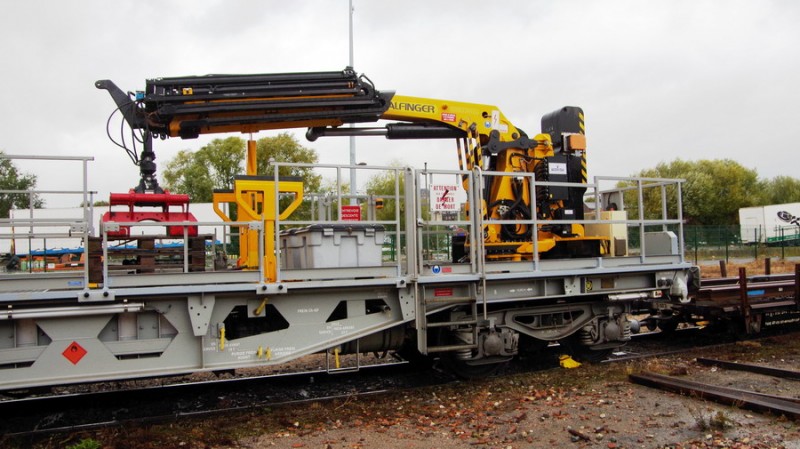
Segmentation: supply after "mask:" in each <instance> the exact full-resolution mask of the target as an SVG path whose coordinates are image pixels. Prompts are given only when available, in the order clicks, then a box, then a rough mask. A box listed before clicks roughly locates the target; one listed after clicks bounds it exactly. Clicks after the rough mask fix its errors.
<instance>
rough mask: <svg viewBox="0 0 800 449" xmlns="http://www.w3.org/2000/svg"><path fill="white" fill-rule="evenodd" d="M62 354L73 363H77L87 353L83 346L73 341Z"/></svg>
mask: <svg viewBox="0 0 800 449" xmlns="http://www.w3.org/2000/svg"><path fill="white" fill-rule="evenodd" d="M61 355H63V356H64V357H66V358H67V360H69V361H70V362H72V364H73V365H77V364H78V362H80V361H81V359H82V358H83V356H85V355H86V350H85V349H83V346H81V345H79V344H78V343H76V342H74V341H73V342H72V343H71V344H70V345H69V346H67V349H65V350H64V352H62V353H61Z"/></svg>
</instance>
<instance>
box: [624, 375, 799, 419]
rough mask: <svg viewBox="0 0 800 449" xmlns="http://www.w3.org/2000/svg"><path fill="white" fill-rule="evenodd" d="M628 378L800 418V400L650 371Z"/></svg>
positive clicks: (752, 408) (670, 389)
mask: <svg viewBox="0 0 800 449" xmlns="http://www.w3.org/2000/svg"><path fill="white" fill-rule="evenodd" d="M628 378H629V379H630V381H631V382H633V383H636V384H639V385H643V386H646V387H652V388H658V389H661V390H666V391H672V392H675V393H679V394H684V395H691V396H696V397H699V398H702V399H710V400H713V401H715V402H719V403H722V404H728V405H733V406H736V407H741V408H744V409H747V410H752V411H756V412H769V413H775V414H778V415H786V416H790V417H792V418H795V419H798V418H800V404H797V403H795V402H792V401H791V400H786V399H785V398H779V397H772V396H764V395H760V394H757V393H754V392H752V391H746V390H738V389H735V388H726V387H718V386H715V385H709V384H704V383H700V382H694V381H690V380H685V379H678V378H675V377H671V376H664V375H661V374H655V373H650V372H643V373H640V374H631V375H629V376H628Z"/></svg>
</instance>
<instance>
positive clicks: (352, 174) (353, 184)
mask: <svg viewBox="0 0 800 449" xmlns="http://www.w3.org/2000/svg"><path fill="white" fill-rule="evenodd" d="M349 7H350V9H349V15H350V67H353V0H349ZM354 126H355V125H354V124H353V123H351V124H350V127H351V128H353V127H354ZM355 165H356V137H355V136H350V167H351V168H350V195H351V197H350V205H353V206H354V205H357V204H358V200H357V199H356V198H355V195H356V169H355V168H352V167H355Z"/></svg>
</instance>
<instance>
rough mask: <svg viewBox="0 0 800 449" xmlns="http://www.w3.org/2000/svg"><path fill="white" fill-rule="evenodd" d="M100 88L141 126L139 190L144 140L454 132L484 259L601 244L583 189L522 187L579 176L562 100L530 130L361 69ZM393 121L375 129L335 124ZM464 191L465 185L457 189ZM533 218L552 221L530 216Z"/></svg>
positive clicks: (581, 140)
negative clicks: (377, 81) (585, 222)
mask: <svg viewBox="0 0 800 449" xmlns="http://www.w3.org/2000/svg"><path fill="white" fill-rule="evenodd" d="M96 87H97V88H98V89H105V90H108V91H109V93H110V94H111V96H112V98H113V99H114V101H115V102H116V104H117V106H118V109H119V111H120V112H121V113H122V115H123V117H124V119H125V121H126V122H127V123H128V125H129V126H130V127H131V128H132V129H133V130H139V131H141V133H142V138H141V141H142V143H143V151H142V153H141V157H140V158H139V159H140V163H139V165H140V169H141V181H140V183H139V187H137V192H138V191H148V192H150V191H152V192H156V193H157V192H159V190H160V188H159V187H158V183H157V181H156V179H155V162H154V159H155V154H154V152H153V150H152V142H153V138H156V137H158V138H169V137H180V138H183V139H191V138H196V137H198V136H199V135H201V134H210V133H223V132H241V133H253V132H257V131H261V130H270V129H286V128H308V131H307V133H306V137H307V138H308V139H309V140H311V141H314V140H315V139H317V138H318V137H321V136H333V135H359V136H362V135H382V136H385V137H386V138H388V139H455V140H456V141H457V143H458V145H457V148H458V157H459V164H460V167H459V168H460V169H462V170H480V171H482V172H492V173H493V174H491V175H490V176H487V188H486V189H485V192H486V193H485V197H484V198H482V204H480V205H470V207H471V213H476V212H475V211H480V212H479V213H481V214H483V215H484V217H487V218H491V219H495V220H517V223H515V224H491V223H490V224H488V225H487V226H486V228H485V229H484V243H485V248H486V257H487V258H488V259H493V260H528V259H531V258H533V256H534V254H535V253H537V252H538V253H539V254H541V257H543V258H569V257H596V256H600V255H602V254H605V253H606V252H607V248H608V239H607V238H606V237H591V236H586V235H585V234H584V229H583V226H582V225H580V224H574V223H567V224H565V223H564V222H565V221H571V220H581V219H583V209H584V205H583V194H584V192H585V190H586V189H585V188H579V187H562V186H558V185H547V184H545V185H538V184H537V185H535V187H532V186H531V183H530V182H529V178H526V177H523V176H519V175H518V174H519V173H533V174H534V175H535V180H536V181H537V182H552V183H567V182H569V183H586V139H585V135H584V121H583V112H582V111H581V109H580V108H577V107H564V108H562V109H559V110H557V111H555V112H553V113H550V114H547V115H545V116H544V117H543V118H542V133H540V134H537V135H535V136H534V137H533V138H530V137H528V135H527V134H526V133H525V132H523V131H522V130H520V129H518V128H516V127H515V126H514V125H513V124H512V123H511V122H510V121H509V120H508V119H507V118H506V117H505V115H504V114H503V113H502V112H501V111H500V109H499V108H497V107H495V106H491V105H483V104H473V103H463V102H458V101H449V100H436V99H430V98H420V97H410V96H403V95H396V94H395V93H394V92H391V91H379V90H377V89H376V88H375V86H374V85H373V83H372V82H371V81H370V80H369V79H368V78H367V77H366V76H364V75H360V76H359V75H358V74H357V73H356V72H355V71H354V70H353V69H352V68H350V67H348V68H346V69H345V70H342V71H332V72H311V73H283V74H263V75H206V76H188V77H173V78H157V79H150V80H148V81H147V83H146V87H145V90H144V91H142V92H137V93H135V94H131V93H128V94H126V93H125V92H123V91H122V90H120V89H119V88H118V87H117V86H116V85H115V84H114V83H113V82H111V81H109V80H101V81H97V83H96ZM379 120H392V121H395V122H393V123H388V124H385V125H384V126H379V127H376V126H369V127H342V125H344V124H350V123H374V122H378V121H379ZM254 151H255V145H250V144H249V145H248V167H249V168H248V174H255V173H254V172H253V173H251V171H254V170H255V168H254V167H255V164H254V163H253V161H254V157H255V155H254ZM465 187H467V186H466V185H465ZM533 218H536V219H538V220H541V221H545V220H557V221H558V223H553V224H539V225H538V227H537V229H536V231H537V236H536V239H535V241H536V242H537V243H536V244H537V245H538V247H537V248H533V243H532V242H533V241H534V239H533V238H532V233H533V226H532V225H529V224H525V221H526V220H528V221H532V220H533Z"/></svg>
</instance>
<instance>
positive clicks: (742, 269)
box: [739, 267, 751, 334]
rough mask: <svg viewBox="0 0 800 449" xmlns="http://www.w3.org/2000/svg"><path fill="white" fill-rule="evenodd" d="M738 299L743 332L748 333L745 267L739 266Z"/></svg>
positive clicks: (749, 322)
mask: <svg viewBox="0 0 800 449" xmlns="http://www.w3.org/2000/svg"><path fill="white" fill-rule="evenodd" d="M739 299H740V301H741V308H742V310H741V311H742V317H743V318H744V332H745V334H750V332H751V329H750V327H751V317H750V298H749V297H748V296H747V270H746V268H745V267H740V268H739Z"/></svg>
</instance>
